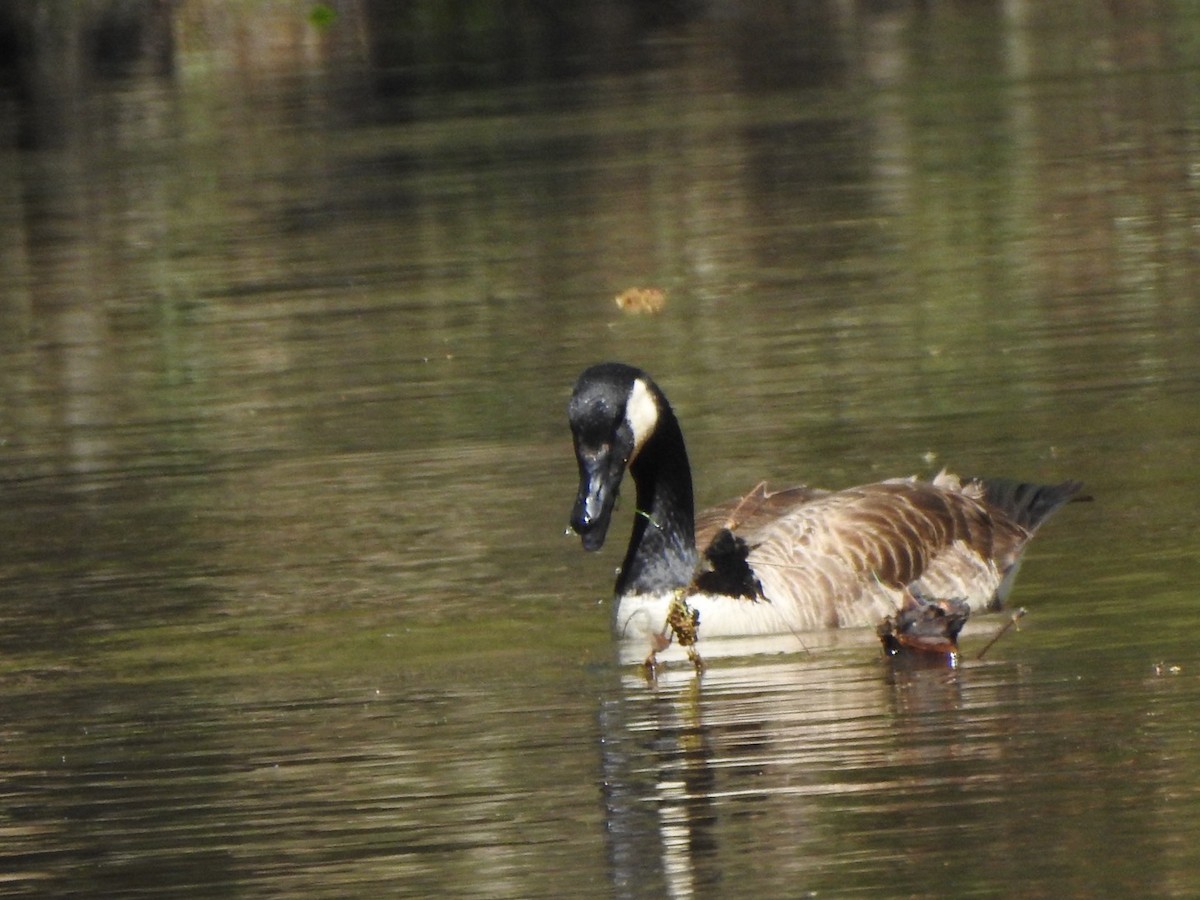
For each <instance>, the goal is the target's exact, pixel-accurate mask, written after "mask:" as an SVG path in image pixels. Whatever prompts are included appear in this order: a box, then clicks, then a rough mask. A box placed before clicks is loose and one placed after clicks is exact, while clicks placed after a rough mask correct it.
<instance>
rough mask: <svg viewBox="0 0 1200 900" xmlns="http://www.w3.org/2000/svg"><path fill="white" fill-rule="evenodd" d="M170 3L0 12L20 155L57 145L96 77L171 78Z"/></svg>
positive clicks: (155, 0) (135, 1) (24, 3)
mask: <svg viewBox="0 0 1200 900" xmlns="http://www.w3.org/2000/svg"><path fill="white" fill-rule="evenodd" d="M171 9H172V7H171V3H170V2H169V0H108V2H104V3H42V2H38V0H17V2H13V3H6V4H4V6H3V8H0V48H3V50H4V51H5V56H6V57H7V59H8V63H7V64H8V65H9V66H10V67H11V71H10V72H9V77H10V78H12V79H13V80H14V81H15V84H16V88H17V97H18V101H19V104H20V107H21V112H22V117H21V121H20V133H19V135H18V141H19V142H20V145H21V146H22V147H23V148H26V149H30V148H46V147H57V146H60V145H61V144H62V143H63V141H64V135H65V134H66V133H67V132H68V131H69V130H70V125H71V123H72V121H73V120H74V116H73V112H74V105H75V101H76V99H77V97H78V95H79V93H80V91H81V90H83V89H84V88H85V87H86V86H87V83H88V81H89V79H90V78H91V77H93V76H95V75H105V74H109V75H111V74H122V73H128V72H131V71H134V70H142V71H146V72H147V73H152V74H162V75H165V74H169V73H170V72H171V71H172V69H173V65H174V42H173V38H172V28H171Z"/></svg>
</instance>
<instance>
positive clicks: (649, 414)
mask: <svg viewBox="0 0 1200 900" xmlns="http://www.w3.org/2000/svg"><path fill="white" fill-rule="evenodd" d="M625 424H627V425H628V426H629V430H630V431H631V432H632V433H633V453H632V454H630V456H629V462H633V461H634V459H635V458H636V457H637V455H638V451H639V450H641V449H642V445H643V444H644V443H646V439H647V438H648V437H650V435H652V434H654V429H655V427H657V425H658V402H657V401H656V400H655V399H654V394H652V393H651V392H650V389H649V388H648V387H646V382H645V381H643V380H642V379H641V378H638V379H636V380H635V381H634V382H633V389H632V390H630V392H629V400H627V401H626V403H625Z"/></svg>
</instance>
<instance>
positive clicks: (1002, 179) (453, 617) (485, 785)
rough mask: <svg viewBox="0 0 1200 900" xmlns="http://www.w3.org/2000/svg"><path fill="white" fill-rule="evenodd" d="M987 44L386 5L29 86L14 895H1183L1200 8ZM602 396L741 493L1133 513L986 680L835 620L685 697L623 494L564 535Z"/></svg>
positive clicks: (17, 242)
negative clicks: (1017, 483)
mask: <svg viewBox="0 0 1200 900" xmlns="http://www.w3.org/2000/svg"><path fill="white" fill-rule="evenodd" d="M805 9H806V10H807V9H808V7H807V6H806V7H805ZM1003 9H1004V12H1001V10H1000V8H999V7H997V9H995V10H993V9H992V8H991V7H990V6H989V5H987V4H983V5H980V4H975V5H972V6H971V8H969V9H968V8H958V7H955V8H953V9H941V8H938V9H936V10H933V11H931V12H924V13H918V12H914V11H905V10H897V11H892V12H886V11H885V12H867V11H861V12H855V13H853V14H851V13H846V12H844V11H842V7H841V6H835V7H833V8H832V11H831V12H830V13H829V14H828V15H816V14H814V13H812V12H804V13H802V12H800V11H797V10H791V9H790V8H788V7H787V6H786V5H785V6H784V7H780V8H778V9H776V8H773V11H772V12H763V13H755V14H744V15H743V14H732V13H729V12H728V11H723V8H722V7H720V6H719V5H718V6H714V7H713V8H712V9H706V10H704V11H703V12H702V13H701V14H698V15H695V16H692V15H688V14H681V15H680V16H679V17H678V18H677V19H676V18H669V19H667V20H665V21H653V22H642V21H639V20H636V19H630V20H619V22H620V23H623V24H617V23H618V20H616V19H611V20H609V21H608V25H607V26H606V28H605V30H603V31H602V32H597V33H596V35H597V36H596V38H595V40H596V41H597V43H593V44H589V43H588V42H587V41H586V40H583V39H581V38H579V35H578V34H575V33H572V34H571V35H569V37H570V40H565V39H564V41H563V42H562V43H561V44H560V45H556V46H557V48H558V49H557V50H555V49H551V48H550V44H549V43H547V44H546V45H545V46H543V45H541V44H538V43H537V42H536V41H535V42H534V43H533V44H532V45H530V46H529V47H527V49H526V51H525V54H526V55H525V56H522V54H521V53H520V52H518V51H514V50H513V49H512V45H508V44H504V42H503V41H498V43H497V45H496V46H491V47H490V48H489V49H488V52H489V53H491V54H492V56H490V57H489V56H487V55H486V54H485V55H484V56H482V57H481V56H479V53H480V52H481V51H480V48H479V47H477V46H474V45H471V46H468V47H466V48H465V49H463V48H460V49H461V52H462V53H463V54H464V55H465V58H464V57H454V54H453V52H452V51H451V50H447V49H446V48H445V47H442V51H444V53H450V58H451V61H450V62H446V60H445V58H443V57H434V56H430V57H425V56H420V55H418V56H417V57H415V58H413V59H409V60H408V62H407V63H405V57H404V52H405V51H404V48H405V47H406V46H408V45H407V44H406V43H405V40H406V39H407V38H406V37H404V38H403V39H401V38H398V39H397V40H396V42H394V43H389V40H388V34H386V33H385V31H386V29H387V28H389V27H399V26H397V25H395V23H386V22H381V21H380V20H379V17H378V16H377V15H376V16H375V17H374V18H372V17H371V16H369V15H368V16H366V18H365V19H364V20H363V21H353V20H352V14H350V13H347V16H348V19H347V20H343V21H342V23H341V24H342V25H351V24H352V25H354V26H355V27H356V28H361V29H364V30H363V31H362V32H361V33H362V34H365V35H367V38H366V46H365V47H364V46H363V44H362V43H361V42H359V41H357V40H350V39H347V38H345V32H342V33H341V35H342V36H341V37H337V36H336V34H335V36H334V37H330V38H326V39H324V43H322V41H321V40H317V39H309V38H305V39H304V40H303V41H301V42H300V46H299V47H298V48H291V49H290V50H289V49H288V48H286V47H285V48H283V49H282V50H281V49H279V48H276V49H275V51H273V52H272V53H269V54H268V53H256V54H248V55H246V56H245V57H242V56H239V55H237V54H233V55H230V54H228V53H227V52H225V51H224V50H223V49H222V47H221V46H220V41H221V39H222V38H221V35H219V34H218V35H216V36H215V37H212V38H211V39H212V42H213V43H211V44H210V43H206V42H205V41H204V40H202V39H201V38H199V37H197V31H196V29H195V20H194V19H193V18H186V17H185V18H184V20H183V23H182V25H180V30H179V32H178V35H179V46H178V48H177V51H176V52H177V53H178V65H177V66H176V67H174V70H173V74H167V75H164V74H162V73H161V72H158V71H157V70H156V71H152V72H145V71H140V70H138V71H134V72H132V73H127V74H124V75H122V76H120V77H115V78H106V79H102V80H98V81H96V82H95V83H92V84H89V85H87V86H86V89H81V90H77V91H75V92H72V93H69V94H68V95H67V96H66V97H62V96H59V95H56V94H55V93H54V91H52V90H50V88H46V91H45V95H44V96H38V97H37V98H36V99H37V102H38V103H39V104H41V106H39V110H40V113H39V115H40V118H37V117H35V118H34V119H33V120H31V119H30V110H29V109H27V108H25V107H24V106H22V104H23V103H27V102H28V100H27V99H22V98H21V97H19V96H18V95H17V94H15V93H13V92H9V93H8V94H6V95H5V97H4V100H3V104H2V105H0V115H2V116H3V117H5V120H4V124H3V127H2V128H0V134H4V135H7V136H10V137H11V138H12V140H11V141H10V142H9V143H8V144H6V145H5V146H4V147H3V148H2V149H0V154H2V155H3V161H2V164H0V172H2V173H3V174H2V175H0V229H2V231H3V238H4V239H3V240H2V241H0V267H2V269H3V272H4V283H5V290H4V292H3V294H2V295H0V397H2V400H0V492H2V495H3V502H2V503H0V576H2V577H0V681H2V683H3V685H4V696H5V698H6V699H5V710H6V714H5V716H4V717H3V719H2V720H0V736H2V737H3V744H2V746H3V748H4V752H3V756H2V758H0V791H2V792H3V797H4V801H5V802H4V811H5V812H4V817H3V818H2V819H0V835H2V836H3V842H2V847H3V849H0V875H2V878H0V893H11V894H13V895H18V894H26V895H28V894H31V893H38V894H42V895H47V894H54V895H79V896H98V895H106V894H107V895H131V894H137V893H145V894H158V895H170V896H211V895H217V894H219V895H236V896H242V895H244V896H267V895H271V896H279V895H287V896H296V897H305V896H312V897H317V896H347V895H363V894H368V893H371V894H380V895H388V896H429V895H431V894H443V895H449V896H480V897H523V898H524V897H540V896H545V897H558V896H563V895H564V894H569V895H572V896H612V895H617V896H662V895H664V894H665V895H667V896H678V897H686V896H730V895H732V894H733V893H738V894H745V895H750V894H758V895H762V896H794V895H797V894H802V893H805V892H811V893H815V894H824V895H829V894H840V893H849V894H865V893H871V894H892V895H945V894H948V893H954V894H955V895H960V894H961V895H965V894H979V895H989V896H994V895H1022V896H1081V895H1093V894H1100V893H1122V894H1124V893H1139V894H1140V893H1150V894H1155V895H1171V894H1186V893H1187V892H1188V891H1189V889H1190V888H1191V887H1192V886H1193V885H1194V884H1195V883H1196V881H1197V879H1198V878H1200V858H1198V854H1197V852H1196V850H1195V849H1194V843H1195V842H1194V841H1193V840H1191V839H1190V837H1189V836H1190V835H1193V834H1194V833H1195V831H1196V827H1197V825H1198V824H1200V823H1198V822H1197V818H1198V816H1200V781H1198V780H1197V776H1196V773H1197V771H1200V767H1198V765H1197V763H1198V762H1200V760H1198V759H1197V754H1196V750H1195V746H1196V741H1195V727H1194V725H1193V721H1194V716H1193V715H1191V711H1192V710H1193V709H1194V708H1195V705H1196V702H1197V700H1198V699H1200V697H1198V694H1200V684H1198V682H1197V672H1198V671H1200V659H1198V657H1197V653H1196V650H1195V642H1194V641H1193V640H1192V630H1193V628H1194V627H1195V622H1196V616H1195V613H1194V611H1193V610H1194V603H1195V600H1196V597H1195V589H1194V587H1193V584H1194V577H1193V576H1194V568H1195V566H1194V559H1195V555H1196V553H1195V550H1196V540H1195V537H1194V535H1195V533H1196V529H1197V524H1198V521H1197V513H1196V504H1195V502H1194V496H1195V490H1194V487H1195V484H1196V481H1197V462H1196V454H1195V451H1194V448H1195V446H1196V440H1197V435H1198V427H1197V425H1196V423H1197V422H1198V421H1200V408H1198V407H1200V404H1198V401H1197V391H1196V385H1197V383H1200V363H1198V362H1197V359H1198V358H1200V357H1197V354H1196V352H1195V340H1196V339H1195V335H1196V334H1197V333H1198V326H1200V313H1198V312H1197V309H1196V303H1195V299H1194V291H1193V288H1192V286H1193V285H1194V284H1195V283H1197V276H1198V275H1200V272H1198V271H1197V270H1198V268H1200V253H1198V244H1197V231H1198V227H1200V226H1198V223H1200V182H1198V180H1197V169H1196V160H1197V159H1198V158H1200V155H1198V154H1200V143H1198V136H1200V78H1198V76H1200V70H1198V69H1196V68H1195V67H1194V65H1193V63H1192V62H1191V60H1192V58H1193V57H1194V54H1192V53H1191V52H1190V51H1191V49H1192V43H1189V42H1190V36H1191V35H1195V34H1197V33H1200V31H1198V29H1197V25H1198V24H1200V23H1197V22H1196V21H1193V19H1194V16H1192V14H1190V13H1184V12H1180V13H1177V14H1173V15H1172V16H1168V17H1167V19H1164V20H1162V21H1159V20H1158V19H1141V18H1139V17H1138V13H1137V12H1136V11H1132V12H1130V11H1111V10H1110V11H1109V17H1108V18H1102V17H1100V18H1098V17H1096V16H1093V15H1091V13H1090V12H1089V9H1088V5H1087V4H1075V3H1070V4H1060V5H1055V6H1054V8H1053V9H1049V10H1043V9H1040V8H1038V7H1037V6H1036V5H1029V6H1026V5H1022V4H1007V5H1005V6H1004V7H1003ZM781 10H787V12H786V13H784V12H782V11H781ZM233 25H238V23H237V22H234V23H233ZM253 26H254V23H253V22H250V23H246V24H245V25H244V27H246V28H250V29H252V28H253ZM231 27H232V26H231ZM239 27H241V26H239ZM495 27H496V28H500V27H501V26H499V25H496V26H495ZM564 27H566V26H564ZM580 29H581V30H580V33H590V32H588V31H587V29H586V28H583V27H582V26H580ZM355 33H359V32H355ZM482 33H490V32H487V30H486V28H484V31H483V32H482ZM529 33H537V32H536V30H534V31H531V32H529ZM449 44H450V45H454V42H453V41H451V42H449ZM454 46H456V45H454ZM519 46H520V45H519ZM498 47H500V48H502V49H497V48H498ZM505 47H506V48H507V49H503V48H505ZM314 48H316V49H314ZM409 49H410V50H411V47H410V48H409ZM385 51H386V52H385ZM473 54H474V55H473ZM481 59H484V60H491V62H489V63H487V64H484V63H483V62H481V61H480V60H481ZM56 98H57V100H58V102H60V103H62V104H63V106H61V107H55V106H54V105H53V103H54V101H55V99H56ZM47 104H50V105H47ZM64 110H65V111H64ZM54 113H57V114H54ZM67 113H69V114H67ZM30 121H33V122H34V124H37V122H45V121H49V122H52V123H54V125H55V127H54V128H48V127H43V128H42V129H41V130H39V129H38V128H36V127H35V128H33V129H32V131H31V132H28V131H27V130H26V129H28V128H29V127H30V125H29V123H30ZM22 122H23V123H24V124H21V123H22ZM30 133H31V134H32V135H33V139H32V140H23V141H18V140H17V139H16V136H17V135H19V134H26V135H28V134H30ZM50 135H53V136H54V138H55V139H54V140H50V137H49V136H50ZM634 285H641V286H655V287H661V288H663V289H665V290H666V291H667V292H668V302H667V306H666V309H665V310H664V311H663V313H662V314H661V315H658V316H642V317H637V316H628V315H624V314H622V313H621V312H620V311H619V310H618V309H617V307H616V306H615V304H614V303H613V299H612V298H613V296H614V295H615V294H616V293H617V292H619V291H621V290H623V289H625V288H627V287H630V286H634ZM605 358H620V359H624V360H627V361H630V362H634V363H637V364H641V365H643V366H645V367H647V368H648V369H650V370H651V371H652V372H653V373H654V375H655V376H656V377H657V379H658V380H659V382H660V383H661V384H662V386H663V387H664V389H665V390H666V391H667V392H668V394H669V396H670V397H671V399H672V401H673V403H674V405H675V407H676V409H677V411H678V412H679V414H680V417H681V419H682V422H683V425H684V429H685V433H686V435H687V437H688V440H689V450H690V452H691V456H692V462H693V465H694V468H695V470H696V483H697V492H698V494H699V497H698V499H699V501H700V503H701V504H704V503H710V502H717V501H721V500H724V499H727V498H729V497H732V496H736V495H738V494H739V493H741V492H744V491H745V490H747V489H748V488H749V487H751V486H753V485H754V484H755V483H756V482H757V481H759V480H760V479H763V478H768V479H772V480H774V481H779V482H785V483H786V482H791V481H807V482H810V483H813V484H818V485H824V486H830V487H836V486H842V485H849V484H854V483H857V482H862V481H867V480H873V479H877V478H881V477H887V476H894V475H903V474H910V473H922V474H929V473H932V472H934V471H936V470H937V469H938V468H940V467H941V466H942V465H950V466H952V467H954V468H955V469H956V470H958V471H961V472H964V473H987V474H998V475H1010V476H1021V477H1024V478H1029V479H1035V480H1058V479H1063V478H1068V477H1074V478H1081V479H1083V480H1084V481H1085V482H1086V483H1087V484H1088V487H1089V489H1090V490H1091V491H1092V493H1093V494H1094V495H1095V497H1096V501H1095V502H1094V503H1092V504H1088V505H1075V506H1072V507H1070V508H1068V509H1066V510H1064V511H1062V512H1061V513H1060V514H1059V515H1058V516H1057V517H1056V518H1055V519H1054V520H1053V521H1052V522H1051V523H1050V524H1049V525H1047V527H1046V528H1045V530H1044V531H1043V532H1042V533H1041V534H1039V536H1038V538H1037V540H1036V542H1035V543H1034V545H1033V548H1032V550H1031V552H1030V554H1029V557H1028V560H1027V562H1026V565H1025V568H1024V571H1023V572H1022V577H1021V581H1020V582H1019V584H1018V588H1017V592H1016V595H1015V597H1014V599H1015V602H1017V603H1018V604H1020V605H1022V606H1024V607H1026V608H1027V609H1028V610H1029V615H1028V616H1027V617H1026V618H1025V620H1023V623H1022V629H1021V631H1020V632H1019V633H1013V634H1009V635H1007V636H1006V637H1005V638H1004V639H1003V640H1002V641H1000V642H999V643H998V644H997V645H996V646H995V647H993V648H992V649H991V650H989V651H988V653H987V655H986V656H985V657H984V658H983V659H982V660H977V659H975V656H976V655H977V654H978V652H979V651H980V650H981V649H982V647H983V645H984V643H985V642H986V641H987V639H988V638H989V637H990V635H991V634H992V632H993V631H994V630H995V629H996V628H998V627H999V626H1000V624H1001V623H1002V621H1003V620H1002V619H999V618H992V619H989V620H984V621H982V622H980V623H977V624H976V625H975V626H974V628H973V630H972V632H971V633H970V634H969V635H968V637H967V639H966V640H965V642H964V654H963V665H962V666H961V667H960V668H959V669H956V670H940V669H936V670H918V671H906V670H899V671H897V670H893V669H892V668H890V667H889V666H888V665H887V664H885V663H884V662H883V661H882V660H881V659H880V658H879V654H878V651H877V649H876V646H875V643H874V640H873V637H872V636H871V635H869V634H862V633H847V634H844V635H835V636H824V637H822V636H807V637H806V638H805V639H804V640H803V642H802V644H801V642H797V643H796V645H795V646H792V647H786V648H784V649H785V650H786V651H787V652H785V653H782V654H776V655H768V656H759V657H747V658H742V659H731V660H721V661H717V662H714V663H713V664H712V665H710V668H709V670H708V671H707V672H706V674H705V675H704V677H703V678H702V679H699V680H697V679H696V678H695V677H694V675H693V674H692V673H691V672H690V671H689V670H687V669H686V668H681V669H671V670H668V671H667V672H666V673H665V674H664V675H663V676H662V677H661V678H660V679H659V680H658V681H656V682H647V681H646V680H645V678H644V677H643V676H642V675H641V674H640V673H639V672H638V671H637V670H635V669H633V668H630V667H623V666H619V665H617V664H616V663H615V662H614V658H613V648H612V643H611V639H610V637H609V635H608V615H609V608H608V604H607V602H606V597H607V595H608V593H609V591H610V588H611V582H612V577H613V568H614V567H615V565H617V563H618V562H619V559H620V551H621V547H620V544H621V540H620V537H621V534H622V532H623V530H624V529H625V528H626V527H627V525H628V518H627V517H628V515H629V512H628V510H626V511H624V516H625V518H621V519H620V520H619V521H618V523H616V524H614V528H613V532H612V534H613V536H614V539H613V540H612V542H611V545H610V546H609V547H607V548H606V549H605V551H604V552H602V553H601V554H599V555H595V556H591V555H587V556H585V555H584V554H583V553H582V551H581V550H580V548H579V545H578V541H577V540H575V539H571V538H568V537H566V536H564V535H563V531H564V528H565V525H566V517H567V514H568V511H569V506H570V502H571V500H572V499H573V492H574V488H575V484H574V479H575V471H574V461H573V459H572V457H571V452H570V442H569V435H568V433H567V430H566V425H565V416H564V407H565V400H566V396H567V394H568V391H569V388H570V385H571V383H572V381H573V379H574V377H575V375H576V374H577V373H578V371H579V370H580V369H582V368H583V367H584V366H585V365H587V364H589V363H591V362H594V361H597V360H599V359H605Z"/></svg>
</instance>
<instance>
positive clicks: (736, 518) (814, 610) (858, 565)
mask: <svg viewBox="0 0 1200 900" xmlns="http://www.w3.org/2000/svg"><path fill="white" fill-rule="evenodd" d="M701 522H702V528H701V529H699V531H700V534H699V535H698V537H699V538H701V539H702V540H703V541H704V542H703V543H701V542H699V541H698V545H699V546H701V547H704V546H707V541H708V540H709V539H710V536H711V534H712V533H714V532H715V531H716V529H718V528H720V527H726V528H729V529H730V530H731V531H734V532H735V533H737V534H738V535H739V536H740V537H741V538H743V539H744V540H745V541H746V542H747V544H749V546H750V547H751V548H752V551H751V555H750V560H749V561H750V564H751V565H752V566H753V567H754V570H755V573H756V575H758V576H759V577H760V578H761V580H762V585H763V593H764V595H765V596H766V598H767V599H768V600H770V601H772V602H774V603H777V604H778V605H779V608H780V609H781V611H784V612H785V614H787V615H788V617H789V618H790V620H791V621H792V622H793V624H794V626H795V627H797V628H805V627H828V626H832V625H850V624H860V625H871V624H875V623H877V622H878V621H879V620H880V619H881V618H882V617H883V616H885V615H888V614H890V613H891V612H893V611H894V610H895V609H896V607H897V605H898V604H899V602H900V599H901V598H902V597H903V595H904V590H905V588H906V587H907V586H909V585H919V586H921V587H922V589H924V590H926V591H927V592H929V593H931V594H932V595H934V596H947V594H941V593H939V591H954V592H955V594H956V595H957V596H963V597H965V598H966V599H967V600H968V601H970V602H971V604H972V606H973V607H975V608H977V609H979V608H982V607H983V606H984V605H986V604H987V603H988V602H990V600H991V597H992V594H993V593H994V592H995V590H996V588H997V586H998V585H999V583H1000V579H1001V578H1002V577H1003V574H1004V573H1005V572H1006V571H1007V569H1008V568H1009V567H1010V566H1011V565H1012V564H1013V563H1015V562H1016V560H1017V558H1018V556H1019V554H1020V551H1021V549H1022V547H1023V546H1024V544H1025V542H1026V541H1027V540H1028V538H1029V536H1030V532H1029V531H1027V530H1026V529H1025V528H1023V527H1021V526H1020V525H1019V524H1017V523H1016V522H1013V521H1012V520H1010V519H1009V518H1007V517H1006V516H1005V515H1004V513H1003V512H1002V511H1000V510H998V509H995V508H990V507H989V506H988V504H987V503H986V501H985V500H984V498H983V495H982V492H981V491H979V490H977V489H975V488H974V487H972V486H971V485H968V486H966V487H964V486H961V485H960V484H959V482H958V479H956V478H953V476H939V477H938V478H937V479H934V481H932V482H926V481H918V480H916V479H905V480H896V481H886V482H880V483H877V484H870V485H864V486H862V487H856V488H850V489H848V490H844V491H837V492H828V491H820V490H816V489H812V488H806V487H801V488H794V489H789V490H785V491H777V492H771V491H769V490H768V489H767V487H766V485H759V486H758V487H756V488H755V489H754V490H753V491H751V492H750V493H749V494H747V495H746V497H744V498H742V499H741V500H740V501H735V502H734V503H731V504H727V505H726V506H724V507H721V508H719V509H717V510H713V511H710V512H709V513H708V514H706V515H705V516H704V517H703V518H702V519H701Z"/></svg>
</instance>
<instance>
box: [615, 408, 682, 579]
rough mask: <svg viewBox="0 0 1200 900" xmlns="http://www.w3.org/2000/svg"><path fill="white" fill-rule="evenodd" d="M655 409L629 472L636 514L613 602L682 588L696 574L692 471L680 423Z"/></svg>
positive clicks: (666, 409)
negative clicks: (655, 420)
mask: <svg viewBox="0 0 1200 900" xmlns="http://www.w3.org/2000/svg"><path fill="white" fill-rule="evenodd" d="M659 404H660V409H659V419H658V424H657V425H656V426H655V429H654V433H653V434H652V435H651V436H650V437H649V438H648V439H647V440H646V443H645V445H644V446H643V447H642V449H641V452H640V453H639V454H638V455H637V458H636V459H634V461H633V464H632V465H631V466H630V467H629V474H630V475H631V476H632V478H633V481H634V484H636V485H637V510H636V511H635V512H634V517H633V534H632V535H631V536H630V538H629V549H628V550H627V551H626V553H625V562H624V563H623V564H622V565H621V574H620V575H619V576H618V577H617V589H616V592H617V595H618V596H621V595H623V594H643V593H659V592H662V591H670V590H674V589H676V588H680V587H685V586H686V585H688V584H689V583H690V582H691V580H692V576H693V574H694V573H695V569H696V559H697V558H696V522H695V511H694V506H693V500H692V470H691V467H690V466H689V465H688V457H687V450H686V449H685V448H684V445H683V433H682V432H681V431H680V430H679V422H678V421H677V420H676V419H675V415H674V413H672V412H671V408H670V407H669V406H668V405H667V403H666V401H665V400H663V399H661V398H660V400H659Z"/></svg>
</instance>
